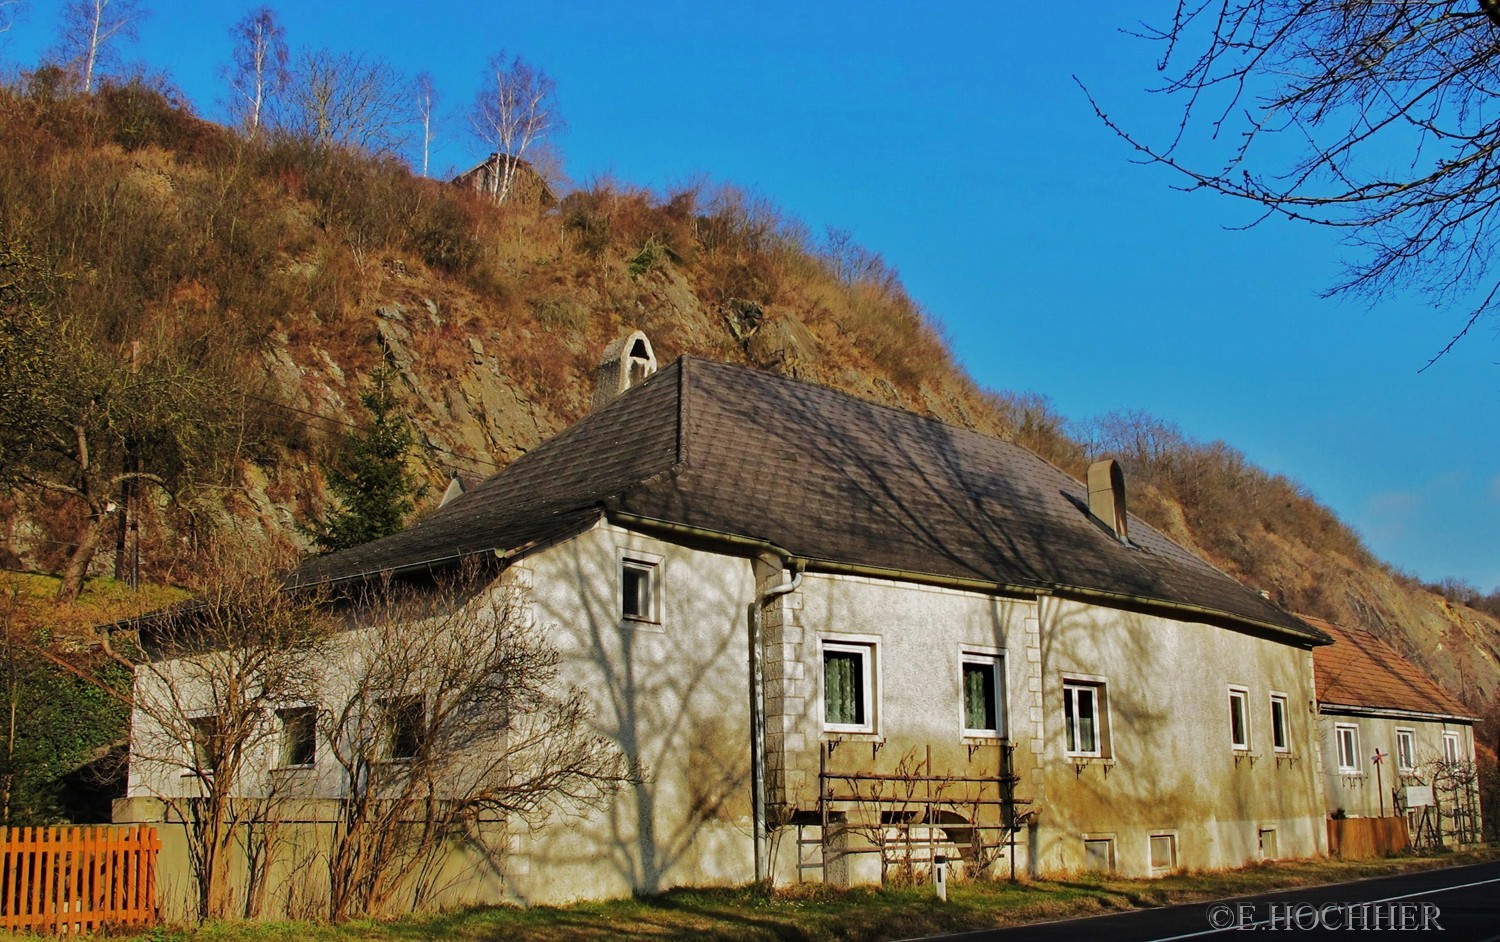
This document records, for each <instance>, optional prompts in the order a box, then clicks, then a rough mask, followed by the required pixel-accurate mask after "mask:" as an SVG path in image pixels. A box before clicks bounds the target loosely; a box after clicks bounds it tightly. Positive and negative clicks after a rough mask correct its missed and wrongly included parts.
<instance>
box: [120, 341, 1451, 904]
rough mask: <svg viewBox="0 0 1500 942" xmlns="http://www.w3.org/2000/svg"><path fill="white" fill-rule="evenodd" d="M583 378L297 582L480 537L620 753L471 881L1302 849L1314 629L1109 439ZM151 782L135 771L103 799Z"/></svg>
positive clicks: (610, 882)
mask: <svg viewBox="0 0 1500 942" xmlns="http://www.w3.org/2000/svg"><path fill="white" fill-rule="evenodd" d="M600 380H601V393H600V395H599V397H598V401H597V402H596V405H595V408H594V410H593V412H592V413H591V414H589V415H588V416H587V417H586V418H584V419H583V420H582V421H580V422H579V423H577V424H576V425H575V426H573V427H572V428H570V429H568V430H567V431H565V432H563V433H562V434H560V435H558V436H557V437H556V438H554V439H552V440H550V441H548V442H546V443H545V444H543V445H541V446H539V447H538V448H536V449H535V450H534V451H532V452H530V453H529V454H527V455H525V456H524V457H523V458H521V459H520V460H518V461H516V462H515V463H514V464H513V465H511V466H510V467H509V468H507V469H506V470H504V471H502V472H501V473H499V474H497V475H495V476H494V477H493V478H490V479H489V480H487V481H485V482H483V483H482V484H479V485H478V486H475V487H472V488H466V489H463V493H458V494H455V495H453V497H452V499H451V500H449V501H448V502H447V503H445V505H444V506H443V507H441V508H440V509H439V510H437V511H435V512H433V513H432V514H430V515H429V516H427V517H426V518H425V519H423V520H421V521H420V522H418V523H417V524H415V525H413V526H412V527H410V528H409V529H407V530H406V531H404V532H402V533H399V534H397V535H394V536H391V537H388V538H386V539H383V540H379V541H376V542H374V543H370V544H367V545H364V546H360V547H356V548H354V549H350V550H347V551H344V552H340V553H336V554H333V555H330V556H326V557H322V558H318V559H315V560H312V561H310V562H308V563H307V564H306V565H305V566H304V567H303V568H302V569H301V570H300V571H299V572H298V573H297V575H296V577H295V578H296V581H297V582H298V583H299V584H301V585H334V586H338V585H350V584H354V583H357V582H358V581H360V580H366V579H370V578H374V577H376V576H378V575H379V574H382V573H395V574H398V575H401V574H407V575H412V576H414V577H415V576H420V575H421V574H423V573H428V572H436V571H441V570H443V569H444V568H446V567H453V566H456V565H458V564H460V562H461V561H463V560H465V559H473V558H476V557H482V558H485V559H489V560H492V561H493V563H494V565H496V566H497V567H498V568H499V569H501V570H503V571H504V573H505V577H506V578H508V579H510V583H509V584H512V585H521V586H523V587H524V592H525V596H526V599H527V604H528V605H529V606H530V609H531V612H532V617H534V618H535V619H536V620H537V622H538V623H539V624H542V625H545V626H547V629H548V631H549V637H550V639H551V641H552V643H554V644H555V645H556V647H557V648H558V650H559V651H560V652H561V655H562V664H563V674H564V677H565V678H566V679H567V680H568V681H569V682H570V683H573V684H576V685H578V686H580V687H582V688H583V689H585V690H587V691H589V694H590V697H591V700H592V705H593V710H594V717H593V722H594V724H595V726H596V728H597V729H598V730H599V731H601V732H602V733H603V734H604V735H605V736H606V737H608V739H609V740H610V741H611V742H612V743H613V744H614V745H615V747H617V748H618V749H619V750H620V751H621V752H622V753H623V754H624V755H626V756H628V757H629V759H630V760H631V761H632V762H633V763H634V764H635V767H637V768H639V769H640V770H641V774H640V776H639V777H638V779H637V780H636V781H635V782H633V783H632V784H630V785H628V786H626V787H625V788H624V789H622V790H621V791H619V792H617V793H616V794H614V795H613V797H612V798H611V800H610V801H609V802H608V804H607V805H606V806H605V807H603V808H601V809H599V810H597V811H591V812H588V813H585V814H582V815H580V816H571V817H566V818H559V819H555V820H552V821H550V822H548V823H545V824H541V825H539V826H536V827H533V828H523V829H519V830H518V831H513V832H512V833H511V834H510V835H509V836H508V838H507V844H506V847H505V849H504V854H503V857H502V858H501V859H499V860H498V861H497V862H492V864H491V865H489V866H487V867H486V868H475V872H476V873H478V872H479V870H481V869H483V871H484V872H483V874H482V881H481V878H480V877H479V876H476V877H475V880H476V881H477V882H476V884H475V887H476V888H474V889H473V891H472V894H471V895H473V896H485V895H488V896H491V897H494V896H501V895H503V896H506V897H509V898H518V899H523V900H532V901H551V900H561V899H566V898H571V897H578V896H605V895H620V894H628V893H631V892H650V891H656V890H661V889H664V888H666V887H670V886H674V885H682V884H711V883H721V884H722V883H738V882H746V881H750V880H753V879H756V878H757V877H762V878H770V879H774V880H776V881H779V882H791V881H797V880H813V881H816V880H822V881H829V882H836V883H845V882H856V881H872V880H879V879H880V878H881V876H882V875H883V874H886V875H888V874H890V873H891V872H892V871H893V870H900V869H903V868H917V867H924V866H925V865H926V862H927V861H929V860H930V859H931V858H932V857H933V856H934V855H937V854H945V855H948V856H949V857H951V858H953V859H956V860H958V861H959V862H960V863H959V865H960V866H961V867H964V868H968V869H969V870H971V871H987V872H994V873H1000V874H1003V873H1006V872H1009V871H1010V870H1011V869H1012V868H1013V869H1014V870H1015V871H1016V872H1020V873H1032V874H1049V873H1058V872H1064V871H1076V870H1082V869H1085V868H1100V869H1109V870H1115V871H1118V872H1120V873H1122V874H1130V875H1150V874H1153V873H1162V872H1167V871H1170V870H1172V869H1176V868H1181V867H1187V868H1207V867H1231V866H1236V865H1241V864H1244V863H1246V862H1250V861H1257V860H1261V859H1265V858H1270V857H1277V856H1286V857H1293V856H1308V855H1315V854H1318V853H1320V852H1322V851H1323V850H1325V849H1326V836H1325V828H1324V822H1325V816H1326V811H1327V809H1326V808H1325V805H1324V798H1323V789H1324V781H1323V780H1320V776H1321V775H1322V774H1323V773H1322V771H1320V768H1319V762H1318V756H1317V746H1316V743H1318V742H1319V741H1320V731H1319V730H1320V724H1321V723H1322V722H1323V721H1324V720H1325V719H1328V718H1329V717H1330V716H1331V714H1328V713H1327V712H1326V706H1328V705H1331V703H1332V701H1327V702H1325V713H1324V714H1323V715H1320V714H1319V713H1318V709H1317V704H1318V702H1319V700H1320V699H1323V692H1319V691H1318V690H1317V689H1316V688H1315V682H1314V650H1315V649H1318V650H1321V648H1320V646H1321V645H1326V644H1328V642H1329V640H1330V638H1329V635H1328V633H1327V632H1326V631H1325V630H1323V629H1321V628H1319V627H1314V626H1310V625H1309V624H1308V623H1307V622H1306V621H1305V620H1302V619H1299V618H1297V617H1294V616H1293V615H1291V614H1288V613H1287V612H1285V611H1283V610H1282V609H1280V608H1278V607H1277V606H1275V605H1274V604H1272V603H1271V602H1270V601H1268V600H1267V599H1266V598H1264V597H1262V596H1261V595H1260V594H1259V593H1257V592H1255V591H1252V590H1251V589H1248V588H1246V587H1245V586H1243V585H1241V584H1239V583H1237V582H1236V581H1235V580H1233V579H1231V578H1230V577H1228V576H1227V575H1225V574H1224V573H1222V572H1220V571H1219V570H1217V569H1215V568H1214V567H1213V566H1211V565H1209V564H1208V563H1206V562H1204V561H1203V560H1202V559H1199V558H1198V557H1196V556H1195V555H1193V554H1192V553H1190V552H1188V551H1187V550H1185V549H1184V548H1182V547H1181V546H1179V545H1177V544H1175V543H1173V542H1172V541H1170V540H1168V539H1167V538H1165V537H1164V536H1162V535H1161V534H1160V533H1158V532H1156V531H1155V530H1153V529H1152V528H1151V527H1149V526H1147V525H1146V524H1145V523H1144V522H1142V521H1141V520H1139V519H1137V518H1136V517H1134V516H1132V515H1130V514H1129V513H1128V511H1127V508H1126V491H1125V481H1124V479H1123V475H1122V473H1121V471H1120V468H1119V466H1118V465H1116V464H1115V463H1114V462H1110V461H1105V462H1100V463H1098V464H1096V465H1094V466H1093V467H1092V468H1091V469H1090V472H1089V478H1088V482H1087V484H1083V483H1080V482H1078V481H1076V480H1074V479H1073V478H1072V477H1070V476H1069V475H1067V474H1065V473H1064V472H1062V471H1060V470H1059V469H1058V468H1056V467H1054V466H1052V465H1050V464H1048V463H1047V462H1046V461H1044V460H1042V459H1041V458H1039V457H1037V456H1036V455H1034V454H1032V453H1030V452H1028V451H1027V450H1026V449H1024V448H1021V447H1019V446H1016V445H1014V444H1010V443H1008V442H1004V441H1000V440H997V439H994V438H990V437H987V436H983V435H979V434H976V433H973V432H969V431H966V430H963V429H960V428H955V427H952V426H949V425H946V424H943V423H941V422H938V421H934V420H931V419H927V418H923V417H920V416H917V415H914V414H911V413H908V412H904V411H901V410H897V409H892V408H887V407H883V406H879V405H874V404H871V403H869V402H864V401H861V400H859V399H857V398H854V397H852V396H849V395H846V394H843V393H840V392H836V391H834V390H831V389H827V388H824V387H820V386H816V385H812V384H809V383H806V382H801V381H797V380H793V379H788V378H786V377H782V376H777V375H772V374H768V373H764V372H758V371H756V370H752V369H747V368H743V367H737V366H729V365H724V364H721V363H714V362H708V361H705V360H701V359H697V358H693V357H682V358H680V359H678V360H677V361H675V362H673V363H671V364H670V365H667V366H665V367H662V368H661V369H659V370H658V369H657V364H656V361H655V357H654V354H653V353H652V351H651V347H650V344H649V342H648V341H647V339H646V338H645V337H644V336H643V335H641V334H639V333H636V334H632V335H631V336H630V337H627V338H625V339H624V340H623V341H621V342H619V343H616V344H615V345H613V346H612V347H611V348H610V352H609V356H608V358H607V360H606V362H605V364H604V365H603V366H602V367H601V371H600ZM499 582H500V577H497V579H496V584H497V585H498V584H499ZM1341 647H1342V646H1341ZM1324 692H1326V690H1325V691H1324ZM411 702H412V703H413V704H415V706H414V707H413V711H414V712H413V722H419V721H420V716H421V706H420V704H421V703H422V701H421V698H420V693H418V694H416V695H415V699H413V700H412V701H411ZM287 715H293V714H287ZM1340 722H1341V721H1340ZM1395 725H1397V726H1400V725H1402V724H1401V722H1396V723H1395ZM1454 728H1460V727H1457V726H1455V727H1454ZM1365 735H1366V736H1367V737H1369V736H1373V735H1374V734H1373V733H1367V734H1365ZM1425 735H1426V734H1425V733H1423V736H1425ZM1422 742H1423V744H1424V745H1423V746H1421V747H1418V748H1436V747H1437V740H1433V742H1432V743H1431V744H1429V743H1427V740H1426V739H1423V740H1422ZM1465 742H1467V740H1465ZM1360 748H1361V749H1365V748H1366V746H1365V745H1361V746H1360ZM1390 748H1396V740H1395V738H1394V732H1393V736H1392V738H1391V746H1390ZM328 751H329V747H328V743H327V742H326V741H325V739H324V738H319V739H318V740H317V741H316V742H313V741H312V740H311V739H309V740H308V745H307V746H306V749H305V754H299V759H300V760H301V762H302V766H304V767H305V768H306V769H307V770H308V771H307V774H308V775H309V776H310V778H313V779H315V780H316V781H317V782H319V783H320V784H319V785H318V786H317V787H318V788H323V789H332V790H337V789H339V788H341V787H344V785H343V783H341V782H340V780H339V776H338V775H337V774H334V772H332V771H330V770H332V769H333V766H332V765H331V764H329V761H328V759H327V756H326V754H327V752H328ZM267 762H268V763H269V762H274V759H272V758H268V759H267ZM1327 781H1329V782H1333V783H1335V784H1336V783H1337V781H1338V776H1336V775H1331V776H1329V777H1328V779H1327ZM174 787H179V786H178V785H177V782H176V780H175V779H173V778H172V777H171V776H169V775H166V774H164V773H161V772H160V771H159V770H158V771H157V772H153V771H152V769H151V768H150V767H147V766H142V767H139V768H135V767H133V768H132V775H131V784H130V788H131V794H132V795H133V796H135V797H136V798H137V799H140V800H141V801H138V802H137V804H136V805H133V806H131V807H134V808H137V809H138V810H137V811H136V812H134V813H137V814H143V815H144V814H146V813H147V812H146V811H145V810H140V809H145V808H147V804H148V803H146V802H144V799H146V798H148V797H150V796H152V795H153V794H160V793H161V792H162V791H163V790H170V789H172V788H174ZM126 804H127V805H128V803H126ZM478 882H483V884H484V885H483V887H482V888H479V887H478Z"/></svg>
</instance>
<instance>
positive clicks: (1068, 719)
mask: <svg viewBox="0 0 1500 942" xmlns="http://www.w3.org/2000/svg"><path fill="white" fill-rule="evenodd" d="M1077 693H1078V691H1077V689H1075V688H1073V687H1064V688H1063V725H1064V726H1066V727H1067V728H1068V751H1069V752H1077V751H1078V724H1077V722H1075V720H1074V717H1075V716H1076V715H1077V707H1076V705H1075V704H1074V702H1073V698H1074V697H1075V696H1076V695H1077Z"/></svg>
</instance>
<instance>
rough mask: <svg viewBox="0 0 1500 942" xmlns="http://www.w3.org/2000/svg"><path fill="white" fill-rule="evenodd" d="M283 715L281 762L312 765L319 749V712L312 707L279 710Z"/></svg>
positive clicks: (285, 764)
mask: <svg viewBox="0 0 1500 942" xmlns="http://www.w3.org/2000/svg"><path fill="white" fill-rule="evenodd" d="M277 713H278V715H279V716H280V717H281V764H282V765H283V766H291V765H312V764H313V761H314V759H315V756H316V751H317V712H316V711H315V710H314V709H313V708H312V707H294V708H292V709H288V710H279V711H277Z"/></svg>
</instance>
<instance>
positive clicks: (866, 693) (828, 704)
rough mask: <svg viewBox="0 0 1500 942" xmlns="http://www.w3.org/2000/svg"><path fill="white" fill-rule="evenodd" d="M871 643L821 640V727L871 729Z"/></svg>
mask: <svg viewBox="0 0 1500 942" xmlns="http://www.w3.org/2000/svg"><path fill="white" fill-rule="evenodd" d="M874 661H875V647H874V645H870V644H850V643H846V642H837V641H825V642H823V728H824V729H826V730H829V731H831V732H849V733H870V732H874V731H875V666H874Z"/></svg>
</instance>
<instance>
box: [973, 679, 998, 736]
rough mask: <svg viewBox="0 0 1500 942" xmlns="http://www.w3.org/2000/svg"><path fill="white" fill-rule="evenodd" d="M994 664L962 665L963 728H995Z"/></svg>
mask: <svg viewBox="0 0 1500 942" xmlns="http://www.w3.org/2000/svg"><path fill="white" fill-rule="evenodd" d="M995 687H996V683H995V665H993V664H965V665H964V728H965V729H982V730H995V731H998V730H999V729H1000V726H999V724H998V723H997V722H996V721H997V719H998V717H997V716H996V706H995V704H996V702H997V698H996V696H995Z"/></svg>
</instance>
